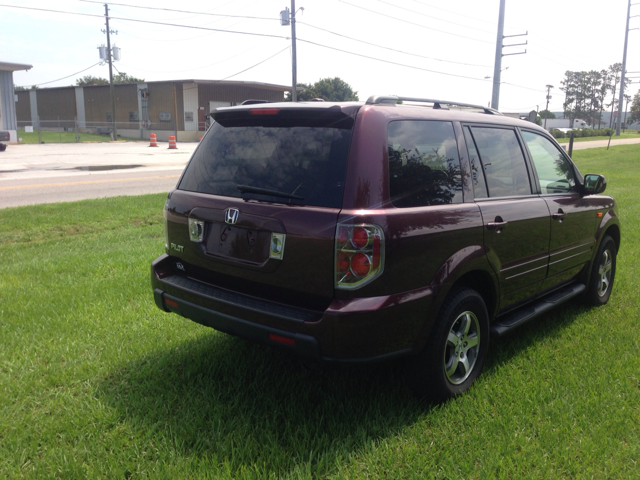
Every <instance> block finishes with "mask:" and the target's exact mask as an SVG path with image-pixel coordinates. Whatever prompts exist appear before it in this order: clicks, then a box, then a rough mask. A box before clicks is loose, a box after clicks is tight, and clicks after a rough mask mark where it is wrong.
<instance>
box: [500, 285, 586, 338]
mask: <svg viewBox="0 0 640 480" xmlns="http://www.w3.org/2000/svg"><path fill="white" fill-rule="evenodd" d="M586 288H587V287H586V285H584V284H583V283H573V284H571V285H568V286H566V287H563V288H561V289H560V290H556V291H555V292H552V293H550V294H549V295H547V296H545V297H542V298H540V299H538V300H536V301H535V302H533V303H531V304H529V305H526V306H524V307H522V308H521V309H518V310H516V311H515V312H510V313H508V314H507V315H506V316H505V317H499V318H498V320H497V321H496V322H495V323H494V324H493V325H491V336H492V337H501V336H502V335H505V334H507V333H509V332H511V331H513V330H515V329H516V328H518V327H520V326H522V325H524V324H525V323H527V322H528V321H529V320H532V319H534V318H535V317H537V316H539V315H542V314H543V313H545V312H547V311H549V310H551V309H552V308H555V307H557V306H558V305H560V304H561V303H564V302H566V301H567V300H569V299H571V298H573V297H576V296H578V295H580V294H581V293H582V292H584V291H585V289H586Z"/></svg>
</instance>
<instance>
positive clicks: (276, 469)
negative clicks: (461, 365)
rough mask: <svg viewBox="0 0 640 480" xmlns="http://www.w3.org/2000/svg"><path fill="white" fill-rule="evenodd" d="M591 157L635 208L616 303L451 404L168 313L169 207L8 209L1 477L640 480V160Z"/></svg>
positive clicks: (496, 352) (529, 336)
mask: <svg viewBox="0 0 640 480" xmlns="http://www.w3.org/2000/svg"><path fill="white" fill-rule="evenodd" d="M574 157H575V160H576V162H577V163H578V165H579V166H580V168H581V170H582V172H583V173H602V174H605V175H606V176H607V179H608V185H609V186H608V189H607V191H608V193H611V194H613V195H615V196H616V197H617V199H618V201H619V204H620V216H621V221H622V226H623V239H622V249H621V251H620V254H619V257H618V271H617V278H616V283H615V286H614V291H613V295H612V297H611V300H610V302H609V304H608V305H606V306H605V307H602V308H595V309H588V308H586V307H583V306H582V305H580V304H579V303H577V302H576V303H570V304H567V305H564V306H562V307H561V308H560V309H559V310H556V311H554V312H552V313H549V314H547V315H545V316H544V317H543V318H540V319H539V320H538V321H536V322H534V323H533V324H531V325H528V326H526V327H524V328H523V329H521V331H519V332H518V334H517V335H514V336H512V337H510V338H505V339H501V340H499V341H495V342H493V344H492V346H491V349H490V353H489V358H488V361H487V364H486V370H485V373H484V374H483V376H481V377H480V379H479V380H478V382H477V383H476V385H475V386H474V387H473V388H472V389H471V390H470V391H469V392H468V393H467V394H466V395H464V396H462V397H460V398H457V399H455V400H453V401H449V402H447V403H445V404H443V405H440V406H437V407H433V406H430V405H426V404H423V403H421V402H419V401H417V400H416V399H414V398H413V397H412V396H411V394H410V393H409V391H408V389H407V387H406V386H405V385H404V383H403V381H402V375H401V374H400V368H401V363H389V364H379V365H369V366H359V367H352V368H344V369H335V370H327V371H322V372H319V373H314V372H308V371H307V370H305V368H304V367H303V366H301V365H300V364H299V363H298V361H297V360H295V359H293V358H292V357H290V356H289V355H287V354H286V353H284V352H281V351H278V350H272V349H269V348H266V347H262V346H258V345H254V344H251V343H248V342H245V341H242V340H240V339H237V338H234V337H231V336H227V335H224V334H221V333H217V332H215V331H214V330H211V329H208V328H206V327H202V326H200V325H197V324H195V323H193V322H191V321H189V320H186V319H184V318H181V317H179V316H177V315H173V314H164V313H162V312H160V310H158V309H157V308H156V307H155V305H154V303H153V300H152V295H151V289H150V285H149V263H150V262H151V261H152V260H153V259H154V258H155V257H156V256H157V255H159V254H160V253H162V251H163V244H164V236H163V229H162V217H161V210H162V205H163V203H164V195H147V196H140V197H128V198H111V199H101V200H91V201H82V202H76V203H67V204H54V205H41V206H32V207H19V208H10V209H3V210H0V265H1V266H2V270H1V272H0V477H7V478H55V477H60V478H81V479H84V478H125V479H126V478H154V479H155V478H167V479H169V478H171V479H173V478H230V479H231V478H260V479H262V478H291V479H298V478H385V479H387V478H438V479H444V478H447V479H457V478H464V479H473V478H504V479H520V478H532V479H542V478H544V479H547V478H566V479H573V478H596V479H599V478H602V479H609V478H616V479H618V478H622V479H626V478H638V476H639V472H640V465H639V464H638V462H640V353H639V352H640V343H639V342H640V340H639V339H640V324H639V322H638V311H640V297H639V296H638V293H637V292H638V275H637V272H638V271H639V270H640V252H639V251H638V250H639V247H640V222H638V221H637V219H638V218H640V202H638V200H637V196H638V194H637V191H638V190H637V185H638V183H639V182H640V145H633V146H623V147H613V148H611V149H610V150H609V151H606V150H605V149H590V150H581V151H577V152H575V154H574Z"/></svg>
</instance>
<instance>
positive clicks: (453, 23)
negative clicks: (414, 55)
mask: <svg viewBox="0 0 640 480" xmlns="http://www.w3.org/2000/svg"><path fill="white" fill-rule="evenodd" d="M378 2H380V3H384V4H386V5H390V6H392V7H395V8H399V9H400V10H405V11H407V12H410V13H415V14H416V15H421V16H423V17H427V18H433V19H435V20H438V21H439V22H445V23H450V24H452V25H458V26H459V27H464V28H468V29H470V30H477V31H478V32H482V33H487V34H489V35H495V32H490V31H488V30H482V29H481V28H475V27H469V26H468V25H463V24H461V23H456V22H452V21H451V20H445V19H444V18H439V17H434V16H432V15H427V14H426V13H422V12H418V11H416V10H411V9H410V8H405V7H401V6H399V5H395V4H393V3H391V2H385V1H384V0H378Z"/></svg>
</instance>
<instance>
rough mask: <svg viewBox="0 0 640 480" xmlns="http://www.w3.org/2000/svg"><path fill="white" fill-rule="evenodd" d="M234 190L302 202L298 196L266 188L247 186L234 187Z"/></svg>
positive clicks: (301, 198)
mask: <svg viewBox="0 0 640 480" xmlns="http://www.w3.org/2000/svg"><path fill="white" fill-rule="evenodd" d="M236 188H237V189H238V190H240V191H241V192H242V193H259V194H261V195H273V196H274V197H282V198H293V199H295V200H304V197H301V196H300V195H293V194H291V193H286V192H279V191H278V190H270V189H268V188H259V187H251V186H249V185H236Z"/></svg>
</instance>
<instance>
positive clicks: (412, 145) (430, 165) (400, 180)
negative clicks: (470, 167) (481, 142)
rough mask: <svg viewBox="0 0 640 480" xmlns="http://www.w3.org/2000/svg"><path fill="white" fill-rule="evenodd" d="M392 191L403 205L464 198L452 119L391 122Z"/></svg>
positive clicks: (437, 202)
mask: <svg viewBox="0 0 640 480" xmlns="http://www.w3.org/2000/svg"><path fill="white" fill-rule="evenodd" d="M388 148H389V191H390V195H391V202H392V203H393V205H394V206H396V207H400V208H407V207H421V206H426V205H444V204H449V203H460V202H462V176H461V173H460V159H459V157H458V147H457V144H456V137H455V134H454V131H453V125H452V124H451V122H437V121H425V120H401V121H394V122H391V123H389V127H388Z"/></svg>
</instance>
